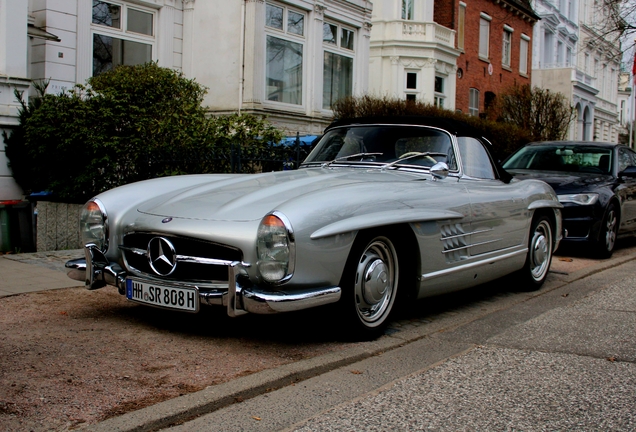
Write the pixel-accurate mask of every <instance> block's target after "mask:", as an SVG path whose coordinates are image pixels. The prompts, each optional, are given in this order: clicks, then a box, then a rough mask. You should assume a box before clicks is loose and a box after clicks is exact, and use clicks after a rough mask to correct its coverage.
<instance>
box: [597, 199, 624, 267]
mask: <svg viewBox="0 0 636 432" xmlns="http://www.w3.org/2000/svg"><path fill="white" fill-rule="evenodd" d="M618 220H619V219H618V211H617V210H616V206H615V205H614V204H612V203H610V204H609V205H608V206H607V211H606V212H605V217H604V218H603V221H602V222H601V232H600V233H599V238H598V241H597V243H596V255H598V257H599V258H609V257H611V256H612V254H613V253H614V247H615V246H616V236H617V234H618Z"/></svg>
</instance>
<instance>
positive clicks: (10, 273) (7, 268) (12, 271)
mask: <svg viewBox="0 0 636 432" xmlns="http://www.w3.org/2000/svg"><path fill="white" fill-rule="evenodd" d="M82 256H84V252H83V251H82V250H81V249H75V250H67V251H52V252H36V253H24V254H8V255H0V297H4V296H8V295H15V294H23V293H30V292H36V291H45V290H52V289H59V288H71V287H77V286H82V283H81V282H78V281H75V280H72V279H70V278H69V277H68V276H66V269H65V267H64V263H65V262H66V261H68V260H70V259H74V258H81V257H82Z"/></svg>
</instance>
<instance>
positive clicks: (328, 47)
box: [321, 19, 358, 112]
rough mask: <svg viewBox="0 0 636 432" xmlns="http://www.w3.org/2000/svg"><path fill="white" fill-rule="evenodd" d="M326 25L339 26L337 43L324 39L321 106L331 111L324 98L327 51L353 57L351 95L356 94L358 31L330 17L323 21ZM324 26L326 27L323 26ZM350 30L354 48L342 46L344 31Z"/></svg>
mask: <svg viewBox="0 0 636 432" xmlns="http://www.w3.org/2000/svg"><path fill="white" fill-rule="evenodd" d="M324 25H332V26H336V27H337V29H338V30H337V35H338V36H337V40H336V43H335V44H332V43H329V42H326V41H324V39H323V42H322V47H323V50H322V71H323V75H322V86H323V92H322V95H321V100H322V103H321V106H322V109H323V110H324V111H326V112H330V111H331V106H329V108H327V107H326V106H325V100H324V94H325V89H324V85H325V76H324V70H325V64H324V59H325V53H330V54H335V55H338V56H342V57H347V58H350V59H351V63H352V68H351V95H353V94H354V92H355V84H354V82H355V77H356V67H357V62H356V48H357V47H356V43H357V42H358V31H357V30H356V29H355V28H353V27H351V26H348V25H346V24H341V23H338V22H336V21H332V20H330V19H325V20H324V22H323V26H324ZM323 28H324V27H323ZM344 30H346V31H350V32H352V33H353V42H354V43H353V49H349V48H343V47H342V46H341V43H342V35H343V31H344Z"/></svg>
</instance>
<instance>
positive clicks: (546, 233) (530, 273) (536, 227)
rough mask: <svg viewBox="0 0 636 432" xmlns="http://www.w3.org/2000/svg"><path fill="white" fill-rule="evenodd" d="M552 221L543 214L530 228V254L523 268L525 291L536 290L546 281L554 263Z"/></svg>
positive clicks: (522, 278)
mask: <svg viewBox="0 0 636 432" xmlns="http://www.w3.org/2000/svg"><path fill="white" fill-rule="evenodd" d="M552 231H553V228H552V221H551V220H550V218H549V217H547V216H545V215H541V216H538V217H535V218H534V219H533V221H532V226H531V229H530V241H529V243H528V256H527V257H526V263H525V265H524V267H523V269H522V270H521V273H520V276H521V282H522V284H521V288H522V289H523V290H524V291H536V290H538V289H539V288H541V285H543V282H545V279H546V277H547V276H548V271H549V270H550V264H551V263H552V245H553V244H554V241H553V234H552Z"/></svg>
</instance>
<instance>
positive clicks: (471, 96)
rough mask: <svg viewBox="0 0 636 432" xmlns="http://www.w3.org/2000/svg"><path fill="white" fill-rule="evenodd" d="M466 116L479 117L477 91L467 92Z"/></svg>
mask: <svg viewBox="0 0 636 432" xmlns="http://www.w3.org/2000/svg"><path fill="white" fill-rule="evenodd" d="M468 115H471V116H475V117H476V116H478V115H479V90H477V89H476V88H471V89H470V90H469V91H468Z"/></svg>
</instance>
